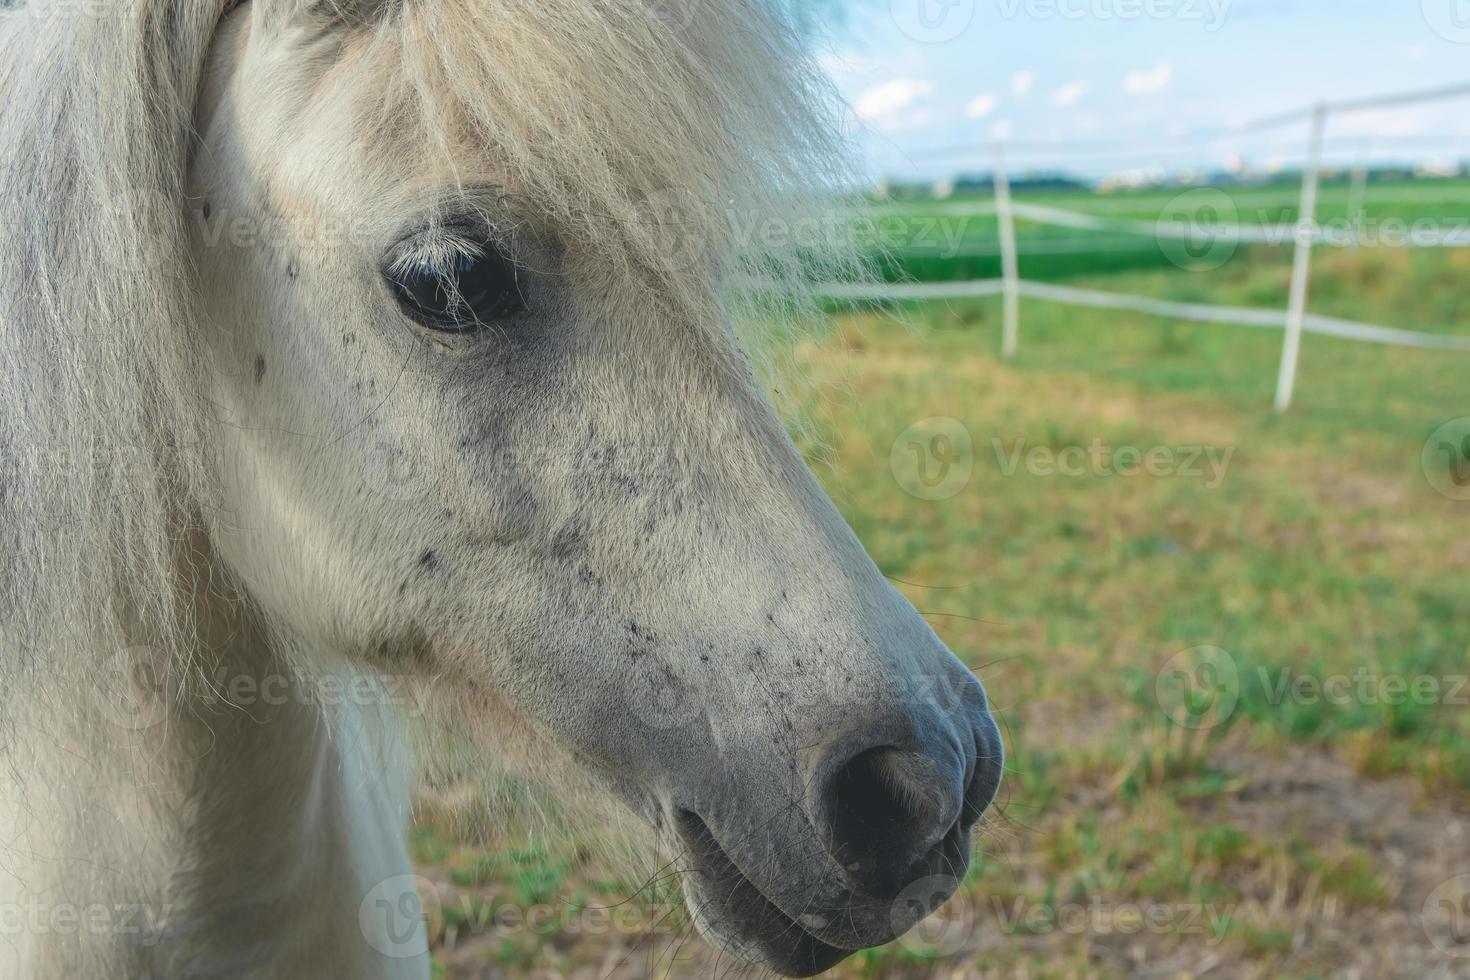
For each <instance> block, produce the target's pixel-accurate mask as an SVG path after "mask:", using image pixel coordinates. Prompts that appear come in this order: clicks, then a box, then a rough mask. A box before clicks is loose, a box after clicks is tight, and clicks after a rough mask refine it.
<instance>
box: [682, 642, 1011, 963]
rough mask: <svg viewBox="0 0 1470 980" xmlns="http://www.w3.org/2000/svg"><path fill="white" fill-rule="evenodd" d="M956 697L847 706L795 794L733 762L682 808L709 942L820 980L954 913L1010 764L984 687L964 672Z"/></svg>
mask: <svg viewBox="0 0 1470 980" xmlns="http://www.w3.org/2000/svg"><path fill="white" fill-rule="evenodd" d="M956 665H957V664H956ZM959 687H960V690H959V692H958V697H955V696H951V697H948V698H942V699H922V700H918V701H912V700H911V701H909V702H907V703H904V704H902V705H901V706H900V705H890V706H888V707H887V708H878V709H874V708H873V707H872V706H870V709H869V710H868V711H863V710H860V709H857V708H856V706H850V710H849V711H848V712H847V713H846V717H847V719H848V720H847V722H846V724H845V725H844V728H845V729H846V730H845V731H840V732H839V733H838V734H837V736H836V737H829V738H825V739H822V740H821V743H820V745H819V746H818V747H817V748H815V749H814V750H812V751H811V753H810V755H811V761H810V762H809V764H808V765H807V766H806V767H805V768H804V770H803V772H804V776H805V785H804V786H803V787H801V790H802V791H801V792H799V793H796V792H786V793H783V792H781V791H780V790H777V789H775V788H774V787H772V786H770V785H768V784H763V782H762V781H763V780H764V779H766V778H769V776H770V774H771V773H772V772H773V771H775V770H776V769H777V768H779V767H773V766H771V765H769V764H767V765H766V766H764V767H760V766H743V765H737V764H731V763H730V762H728V761H727V762H726V764H725V765H723V766H721V767H719V768H720V772H721V773H722V778H720V779H719V780H718V781H717V783H716V785H717V786H718V791H716V792H712V793H707V794H704V795H705V797H706V798H705V799H704V800H703V805H701V803H700V801H695V800H691V801H689V802H687V803H686V804H683V805H676V806H675V807H674V808H673V810H674V812H673V821H672V822H673V825H674V828H675V830H676V832H677V834H678V837H679V839H680V843H681V845H682V847H683V849H684V851H685V853H686V855H687V860H686V867H687V869H688V873H687V874H686V875H685V878H684V887H685V897H686V900H687V902H688V904H689V907H690V910H691V912H692V914H693V916H694V919H695V921H696V923H697V924H698V925H699V927H700V928H701V930H702V931H703V932H704V933H705V934H706V935H707V936H708V937H709V938H710V939H712V940H713V941H714V942H716V943H717V944H718V945H720V946H722V947H724V948H726V949H727V950H729V951H730V952H732V953H735V954H736V955H739V956H741V957H742V958H744V959H747V960H750V961H752V962H755V963H759V964H761V965H763V966H766V967H768V968H769V969H772V970H774V971H776V972H778V973H781V974H785V975H787V976H811V975H814V974H817V973H821V972H822V971H824V970H827V969H829V968H831V967H832V966H833V965H834V964H836V963H837V962H839V961H840V960H842V959H843V958H845V957H847V956H848V955H850V954H852V953H853V952H855V951H857V950H860V949H865V948H868V947H871V946H878V945H882V944H884V943H887V942H890V941H892V940H894V939H896V938H897V937H899V936H900V935H902V934H903V933H904V932H906V931H908V929H910V928H911V927H912V926H914V925H915V924H916V923H917V922H919V921H920V920H921V919H923V918H924V917H925V916H927V915H928V914H929V913H930V912H932V911H933V910H934V909H936V908H937V907H939V906H940V905H942V904H943V903H944V902H945V901H947V900H948V899H949V897H950V896H951V895H952V894H953V893H954V891H955V890H956V889H957V888H958V887H959V885H960V882H961V881H962V880H963V878H964V876H965V872H966V870H967V869H968V866H969V861H970V842H971V835H972V832H973V830H974V828H975V826H976V825H977V824H978V823H979V822H980V820H981V817H982V815H983V814H984V812H985V811H986V809H987V808H988V807H989V806H990V804H991V802H992V801H993V799H994V798H995V795H996V792H997V790H998V788H999V785H1000V779H1001V770H1002V759H1003V754H1004V753H1003V749H1002V745H1001V740H1000V733H999V730H998V729H997V727H996V725H995V722H994V720H993V719H992V718H991V715H990V712H989V710H988V706H987V705H986V701H985V694H984V691H983V689H982V688H981V686H980V684H979V682H978V681H976V680H975V679H974V678H973V677H972V676H971V675H969V673H968V672H965V673H964V674H963V679H962V680H960V682H959ZM955 702H958V703H955Z"/></svg>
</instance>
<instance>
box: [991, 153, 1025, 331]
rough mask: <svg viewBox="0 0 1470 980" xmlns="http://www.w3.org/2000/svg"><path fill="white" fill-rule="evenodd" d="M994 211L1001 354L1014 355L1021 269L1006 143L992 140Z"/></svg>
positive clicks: (1019, 319)
mask: <svg viewBox="0 0 1470 980" xmlns="http://www.w3.org/2000/svg"><path fill="white" fill-rule="evenodd" d="M995 214H996V218H997V219H998V220H999V223H1000V274H1001V278H1002V279H1004V280H1005V288H1004V290H1003V292H1002V296H1003V300H1004V305H1005V322H1004V325H1003V327H1002V330H1001V340H1000V356H1001V357H1005V358H1011V357H1015V356H1016V345H1017V341H1018V338H1019V336H1020V332H1021V271H1020V263H1019V262H1018V261H1017V259H1016V219H1015V215H1014V213H1013V212H1012V210H1011V178H1010V175H1009V174H1007V173H1006V149H1005V144H1004V143H1002V142H996V144H995Z"/></svg>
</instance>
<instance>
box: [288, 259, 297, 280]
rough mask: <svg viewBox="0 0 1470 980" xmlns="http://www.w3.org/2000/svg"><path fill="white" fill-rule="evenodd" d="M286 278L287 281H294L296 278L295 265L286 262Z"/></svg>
mask: <svg viewBox="0 0 1470 980" xmlns="http://www.w3.org/2000/svg"><path fill="white" fill-rule="evenodd" d="M286 278H287V279H295V278H296V263H295V262H288V263H286Z"/></svg>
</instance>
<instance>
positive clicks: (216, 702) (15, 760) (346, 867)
mask: <svg viewBox="0 0 1470 980" xmlns="http://www.w3.org/2000/svg"><path fill="white" fill-rule="evenodd" d="M245 608H248V604H247V603H235V602H220V603H216V604H214V606H213V607H211V608H210V609H206V610H203V612H204V624H203V625H204V633H205V637H206V641H207V642H206V643H205V644H204V646H205V647H206V648H207V649H208V650H209V654H208V658H207V659H208V663H196V664H193V665H191V666H190V668H189V669H188V670H187V671H186V672H184V673H183V674H182V675H181V674H180V673H178V669H179V668H178V665H176V664H174V665H169V666H168V667H160V665H159V664H157V663H155V662H152V661H150V660H149V659H148V658H150V657H152V656H157V653H156V652H155V651H150V650H148V649H147V648H139V649H138V650H136V651H129V652H128V653H127V654H125V656H128V657H133V658H135V660H134V662H132V663H128V664H124V665H122V666H123V669H122V670H121V671H118V675H119V676H120V677H123V678H130V679H131V680H132V682H133V685H134V686H133V689H132V690H131V691H128V692H125V695H124V697H122V698H120V699H119V698H117V695H118V693H119V692H117V691H112V692H107V691H105V690H104V691H101V692H100V693H101V695H102V697H103V701H102V702H100V703H94V704H90V705H75V704H74V705H70V706H68V708H69V709H70V710H63V711H58V712H53V713H50V714H49V715H48V712H47V711H46V710H43V709H42V706H43V705H46V704H51V703H55V702H56V701H58V700H60V699H63V698H65V697H66V696H67V695H65V694H63V693H62V692H60V691H59V690H56V689H52V690H48V691H47V692H45V694H43V695H41V696H40V697H38V698H37V699H33V700H32V702H31V703H30V705H29V710H26V711H25V713H24V721H23V723H21V724H17V725H15V726H13V729H12V730H13V731H15V732H16V733H17V735H18V737H17V738H16V739H14V740H12V741H10V742H9V744H7V745H6V746H5V756H6V758H5V762H6V763H7V765H5V766H4V767H3V775H0V780H3V781H4V783H5V785H3V786H0V841H5V842H7V843H6V844H0V857H3V860H0V902H10V903H12V904H15V905H18V907H20V908H28V907H33V906H36V905H37V904H38V903H40V902H42V901H44V903H45V904H46V905H47V906H49V907H52V908H55V907H60V906H74V907H75V908H77V909H87V908H88V907H90V906H94V905H101V906H104V907H107V908H112V909H114V910H116V909H128V910H130V912H129V922H128V923H127V927H128V928H127V929H119V930H111V931H109V932H108V933H107V934H105V935H102V936H99V935H96V934H95V933H91V932H88V931H87V930H81V931H74V932H72V933H71V934H66V935H61V934H52V931H48V930H42V931H41V933H40V934H38V935H34V936H32V940H33V941H32V942H31V943H30V944H29V946H28V947H27V946H24V945H22V946H17V947H15V952H14V955H15V956H17V957H18V963H15V964H7V962H6V956H7V955H8V954H7V952H5V951H4V950H0V976H7V977H9V976H17V977H29V976H62V975H65V976H73V977H78V978H83V977H91V976H93V975H97V976H103V975H105V976H122V975H127V976H151V975H167V976H173V975H191V976H192V975H203V976H213V975H216V971H219V973H218V975H221V976H223V975H239V974H240V973H242V972H245V973H248V972H250V971H242V970H240V969H238V967H240V966H241V965H242V964H246V963H250V962H255V961H259V962H260V963H261V965H262V967H266V966H267V965H268V967H269V968H268V969H264V971H263V972H266V973H269V974H271V975H275V974H276V973H277V972H279V971H280V970H281V969H288V972H290V971H306V972H299V973H295V972H293V973H292V975H313V974H312V973H311V969H312V967H313V964H316V963H317V961H318V960H319V959H322V958H324V957H335V958H336V959H335V964H334V965H328V966H324V967H323V970H324V971H325V972H328V973H329V972H332V970H334V969H337V968H338V967H339V966H340V965H341V964H343V963H352V962H353V959H352V957H353V955H354V951H355V950H360V948H361V946H362V942H361V935H360V934H358V933H357V928H356V925H357V913H358V902H359V901H360V900H361V899H362V896H363V894H365V893H366V892H367V891H369V890H370V889H371V888H372V887H373V885H374V884H375V883H376V882H378V881H381V880H383V879H385V878H392V877H394V876H399V875H406V874H408V873H409V864H408V861H407V855H406V847H405V844H404V831H405V829H406V825H407V818H408V803H407V791H406V781H405V779H404V775H403V774H404V773H405V771H406V770H405V765H404V762H405V760H404V758H403V754H402V750H401V747H400V743H399V742H398V739H397V733H396V731H395V728H394V724H393V721H392V719H391V717H390V713H389V711H388V709H387V707H386V706H385V705H384V704H383V703H382V701H381V700H380V699H377V698H376V697H375V695H374V691H375V690H376V689H375V687H374V685H373V684H372V683H371V682H370V681H368V680H367V679H365V678H363V677H361V676H359V675H358V674H357V673H356V672H355V671H353V670H351V669H350V668H348V667H345V666H340V665H339V666H335V667H332V668H330V670H329V671H328V672H326V673H323V674H320V675H318V676H316V677H315V678H311V677H308V676H306V675H305V674H304V672H303V671H301V670H299V669H298V670H289V671H288V670H287V669H285V668H284V667H283V664H284V662H285V660H286V658H284V657H283V656H282V655H281V651H280V650H279V649H277V647H276V644H274V643H272V642H270V641H269V640H267V639H266V634H265V632H264V631H262V630H260V629H257V628H254V627H253V626H252V625H251V624H250V622H249V621H248V620H247V619H246V618H245V617H242V616H241V615H240V610H241V609H245ZM161 669H163V670H168V669H172V670H174V671H175V673H174V674H173V675H172V676H174V677H175V678H178V677H180V676H182V677H183V678H184V679H183V680H182V681H181V682H180V683H179V684H178V685H177V686H175V685H173V684H165V685H161V686H158V685H154V686H153V688H152V690H151V691H150V690H147V688H148V686H149V685H148V684H147V682H146V679H147V678H149V677H150V676H152V674H151V672H153V671H157V670H161ZM140 678H142V679H144V683H143V684H142V685H141V686H142V687H143V688H144V690H142V691H140V690H139V689H138V687H139V685H138V681H139V679H140ZM81 686H84V685H81ZM76 687H78V685H74V687H73V690H72V691H71V692H70V695H71V696H72V697H75V698H81V699H87V698H92V697H96V696H97V695H96V694H88V693H82V692H79V691H78V690H76V689H75V688H76ZM38 693H39V692H38ZM108 693H111V694H112V695H113V698H114V702H113V703H108V702H107V701H106V695H107V694H108ZM117 700H121V701H123V702H125V706H124V707H123V708H122V709H119V708H118V705H117V704H116V703H115V702H116V701H117ZM77 718H87V719H89V720H90V721H89V724H87V725H85V726H83V725H78V724H76V719H77ZM22 733H23V734H22ZM11 842H13V843H11ZM43 897H44V898H43ZM115 914H120V913H115ZM344 923H346V924H348V925H349V926H351V929H350V930H348V934H345V935H344V934H343V924H344ZM33 931H34V930H33ZM113 933H118V934H116V935H114V934H113ZM352 934H356V935H355V936H354V935H352ZM354 940H355V942H354ZM358 955H360V953H359V954H358ZM38 964H39V965H38ZM7 966H15V967H16V968H15V969H14V970H11V969H7ZM357 975H361V976H376V975H378V973H377V972H376V971H375V970H373V969H370V968H369V967H368V966H367V965H363V967H362V968H361V970H360V972H359V973H358V974H357Z"/></svg>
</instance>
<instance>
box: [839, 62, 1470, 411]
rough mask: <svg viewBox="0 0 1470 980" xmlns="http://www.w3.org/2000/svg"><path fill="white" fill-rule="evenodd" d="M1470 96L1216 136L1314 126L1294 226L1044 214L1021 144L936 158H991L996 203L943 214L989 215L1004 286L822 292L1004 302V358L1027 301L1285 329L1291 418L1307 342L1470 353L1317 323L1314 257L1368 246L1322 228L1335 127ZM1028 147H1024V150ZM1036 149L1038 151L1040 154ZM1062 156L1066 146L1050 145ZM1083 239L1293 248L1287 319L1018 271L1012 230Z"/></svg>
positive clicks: (1443, 242)
mask: <svg viewBox="0 0 1470 980" xmlns="http://www.w3.org/2000/svg"><path fill="white" fill-rule="evenodd" d="M1465 97H1470V83H1466V84H1461V85H1453V86H1447V87H1442V88H1435V89H1429V90H1420V91H1414V92H1401V93H1395V94H1391V95H1385V96H1380V97H1376V98H1368V99H1353V100H1343V101H1338V102H1321V103H1318V104H1316V105H1313V106H1311V107H1309V108H1306V109H1302V110H1297V111H1294V112H1284V113H1280V114H1277V115H1273V116H1269V117H1265V118H1262V119H1258V120H1253V121H1251V122H1247V123H1244V124H1240V125H1236V126H1228V127H1220V128H1219V129H1218V130H1216V131H1215V135H1214V137H1212V138H1211V139H1221V138H1229V137H1232V136H1241V135H1245V134H1251V133H1257V132H1262V131H1265V130H1270V129H1275V128H1278V127H1282V126H1288V125H1293V124H1300V123H1302V122H1306V123H1307V124H1308V132H1309V136H1308V143H1307V149H1306V163H1305V166H1304V167H1303V170H1302V182H1301V190H1300V195H1299V197H1298V199H1297V211H1296V221H1295V222H1294V223H1291V224H1287V225H1281V224H1264V223H1263V224H1244V223H1239V222H1230V223H1221V224H1215V225H1212V226H1210V227H1209V228H1208V229H1201V228H1200V227H1198V225H1197V223H1196V222H1195V221H1185V222H1179V221H1167V220H1163V219H1160V220H1159V221H1156V222H1146V221H1137V220H1132V219H1127V218H1113V217H1108V216H1104V215H1099V214H1090V213H1086V212H1081V211H1075V210H1069V209H1066V208H1058V207H1053V206H1047V205H1040V204H1032V203H1026V202H1018V201H1016V200H1015V199H1014V197H1013V195H1012V188H1011V180H1010V174H1009V169H1008V166H1007V161H1008V155H1009V154H1008V151H1009V150H1010V149H1012V148H1014V147H1015V146H1016V145H1018V144H1014V143H1012V144H1007V143H1006V142H1003V141H996V142H992V143H989V144H976V145H974V146H971V147H968V148H967V147H951V148H944V149H942V150H940V151H937V152H938V153H939V155H949V154H955V153H963V152H965V151H966V150H967V149H968V150H974V149H978V148H981V147H983V148H984V149H986V150H988V152H989V153H990V154H991V159H992V161H993V165H994V180H993V188H994V193H993V201H992V202H984V201H977V202H967V203H964V204H961V205H946V206H944V207H943V208H942V213H944V214H946V215H960V214H963V215H982V214H983V215H993V216H994V217H995V218H996V223H997V226H998V239H999V241H998V245H999V254H1000V259H1001V275H1000V277H999V278H991V279H971V280H966V281H961V282H898V283H883V284H871V285H852V284H830V285H827V286H825V287H823V289H822V293H823V294H824V295H826V296H827V297H829V298H831V299H836V300H851V301H873V302H888V301H906V300H946V299H959V298H970V297H987V296H996V295H998V296H1000V297H1001V298H1002V303H1003V314H1002V335H1001V354H1002V356H1003V357H1006V358H1011V357H1014V356H1015V354H1016V352H1017V350H1018V348H1019V344H1020V332H1021V302H1020V301H1021V299H1022V298H1023V297H1024V298H1029V299H1035V300H1042V301H1047V302H1054V303H1064V304H1070V305H1074V306H1085V307H1092V308H1097V309H1111V310H1126V311H1132V312H1138V313H1144V314H1152V315H1158V316H1164V317H1171V318H1175V319H1181V320H1191V321H1195V322H1201V323H1218V324H1234V325H1240V326H1249V327H1260V328H1266V329H1273V330H1281V331H1282V335H1283V340H1282V349H1281V361H1280V366H1279V369H1278V372H1277V381H1276V394H1275V400H1274V406H1275V409H1276V411H1278V412H1285V411H1286V410H1288V409H1289V408H1290V407H1291V403H1292V399H1293V396H1294V393H1295V388H1296V378H1297V370H1298V365H1299V362H1300V356H1301V338H1302V334H1303V333H1313V334H1320V335H1323V336H1329V337H1336V338H1340V339H1343V340H1352V341H1363V342H1367V343H1376V344H1388V345H1394V346H1399V347H1411V348H1418V349H1422V350H1436V351H1455V352H1467V353H1470V336H1465V335H1455V334H1441V333H1428V332H1422V331H1415V330H1405V329H1401V328H1398V327H1392V326H1385V325H1381V324H1374V323H1361V322H1357V321H1353V320H1345V319H1340V318H1337V317H1328V316H1320V315H1315V314H1313V313H1311V312H1310V311H1309V308H1308V307H1309V296H1310V288H1309V287H1310V283H1311V274H1312V251H1313V248H1314V247H1315V246H1325V247H1359V246H1362V245H1365V244H1373V243H1372V242H1369V241H1368V240H1367V239H1366V237H1365V236H1364V235H1363V233H1362V229H1361V228H1357V229H1347V230H1333V229H1329V228H1326V227H1324V226H1323V225H1322V224H1321V223H1319V221H1318V220H1317V213H1318V203H1319V198H1320V190H1321V181H1322V172H1323V160H1324V148H1325V142H1326V135H1327V127H1328V123H1329V121H1330V119H1331V118H1332V117H1334V116H1340V115H1345V114H1350V113H1361V112H1367V111H1371V110H1382V109H1394V108H1401V107H1405V106H1410V105H1419V104H1424V103H1429V102H1438V101H1442V100H1446V99H1457V98H1465ZM1020 145H1024V144H1020ZM1034 145H1035V144H1033V146H1034ZM1051 146H1052V147H1053V148H1054V149H1058V150H1063V151H1064V150H1065V146H1066V144H1051ZM1366 174H1367V163H1366V151H1365V152H1364V154H1363V155H1362V156H1361V157H1360V159H1359V163H1358V165H1357V166H1356V167H1355V168H1354V172H1353V175H1352V180H1351V183H1350V187H1349V213H1350V214H1352V213H1359V214H1361V213H1362V207H1363V201H1364V197H1365V193H1366V183H1367V179H1366ZM1018 219H1020V220H1024V221H1028V222H1031V223H1035V224H1040V225H1051V226H1055V227H1064V228H1072V229H1078V230H1087V231H1108V232H1114V233H1118V234H1120V235H1123V236H1128V235H1133V236H1143V237H1146V238H1152V239H1153V240H1154V241H1156V242H1160V243H1163V242H1165V241H1176V242H1185V243H1197V242H1198V241H1199V240H1200V238H1201V237H1202V235H1203V236H1204V237H1206V238H1208V239H1209V240H1211V241H1215V242H1219V241H1225V242H1229V243H1232V244H1239V243H1263V244H1273V245H1286V244H1288V243H1289V244H1290V245H1291V247H1292V249H1293V252H1292V269H1291V281H1290V288H1289V292H1288V301H1287V306H1286V308H1285V309H1284V310H1271V309H1261V308H1254V307H1238V306H1227V305H1219V304H1209V303H1180V302H1171V301H1168V300H1160V299H1154V298H1150V297H1145V296H1136V295H1131V294H1125V293H1115V292H1108V291H1104V290H1097V289H1081V288H1076V287H1072V286H1063V285H1058V284H1055V283H1045V282H1038V281H1035V280H1030V279H1025V278H1023V277H1022V275H1021V271H1020V258H1021V251H1020V248H1019V244H1018V241H1017V236H1016V221H1017V220H1018ZM1399 244H1401V245H1402V246H1403V247H1407V248H1470V223H1467V224H1466V225H1462V226H1460V227H1457V228H1450V229H1439V228H1436V229H1417V228H1416V229H1413V230H1409V231H1407V232H1406V233H1405V234H1404V235H1403V236H1402V237H1401V241H1400V243H1399Z"/></svg>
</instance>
